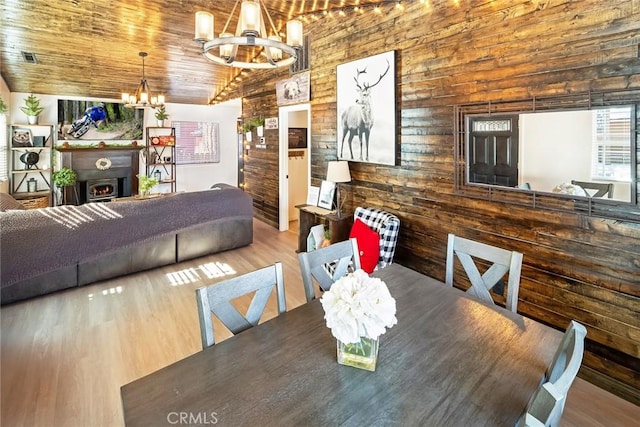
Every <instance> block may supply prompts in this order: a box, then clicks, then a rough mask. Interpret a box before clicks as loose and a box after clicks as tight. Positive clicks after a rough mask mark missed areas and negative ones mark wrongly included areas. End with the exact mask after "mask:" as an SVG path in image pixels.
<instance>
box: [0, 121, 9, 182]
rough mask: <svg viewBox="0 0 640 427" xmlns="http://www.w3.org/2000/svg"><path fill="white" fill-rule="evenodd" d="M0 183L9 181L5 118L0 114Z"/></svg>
mask: <svg viewBox="0 0 640 427" xmlns="http://www.w3.org/2000/svg"><path fill="white" fill-rule="evenodd" d="M0 129H2V131H0V182H2V181H6V180H8V179H9V167H8V165H9V147H8V142H7V141H8V138H7V117H6V116H5V115H4V114H0Z"/></svg>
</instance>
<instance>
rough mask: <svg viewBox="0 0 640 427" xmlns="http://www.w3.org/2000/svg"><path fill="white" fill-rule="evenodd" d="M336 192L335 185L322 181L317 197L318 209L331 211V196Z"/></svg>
mask: <svg viewBox="0 0 640 427" xmlns="http://www.w3.org/2000/svg"><path fill="white" fill-rule="evenodd" d="M335 191H336V183H335V182H331V181H322V183H320V194H319V196H318V207H321V208H324V209H329V210H332V209H333V195H334V193H335Z"/></svg>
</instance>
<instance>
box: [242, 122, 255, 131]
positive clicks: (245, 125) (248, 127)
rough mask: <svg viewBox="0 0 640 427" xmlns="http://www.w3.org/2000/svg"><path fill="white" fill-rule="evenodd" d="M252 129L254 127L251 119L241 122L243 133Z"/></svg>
mask: <svg viewBox="0 0 640 427" xmlns="http://www.w3.org/2000/svg"><path fill="white" fill-rule="evenodd" d="M253 129H254V125H253V121H251V120H247V121H246V122H244V123H243V124H242V131H243V132H245V133H246V132H251V131H252V130H253Z"/></svg>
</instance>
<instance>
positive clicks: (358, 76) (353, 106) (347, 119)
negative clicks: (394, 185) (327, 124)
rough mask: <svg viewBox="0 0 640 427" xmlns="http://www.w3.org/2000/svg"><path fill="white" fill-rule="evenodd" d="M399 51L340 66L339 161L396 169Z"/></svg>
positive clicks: (337, 96)
mask: <svg viewBox="0 0 640 427" xmlns="http://www.w3.org/2000/svg"><path fill="white" fill-rule="evenodd" d="M395 74H396V73H395V51H389V52H385V53H381V54H378V55H374V56H370V57H367V58H363V59H359V60H357V61H352V62H347V63H345V64H340V65H338V66H337V69H336V75H337V88H336V94H337V95H336V104H337V128H336V129H337V137H338V141H337V148H338V160H349V161H361V162H370V163H380V164H386V165H395V158H396V153H395V149H396V85H395Z"/></svg>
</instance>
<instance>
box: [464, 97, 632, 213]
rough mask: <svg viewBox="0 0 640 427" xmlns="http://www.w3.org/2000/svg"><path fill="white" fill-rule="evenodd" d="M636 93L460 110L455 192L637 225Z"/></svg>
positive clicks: (469, 106)
mask: <svg viewBox="0 0 640 427" xmlns="http://www.w3.org/2000/svg"><path fill="white" fill-rule="evenodd" d="M638 99H639V98H638V92H637V91H611V92H598V93H594V92H590V93H586V94H574V95H564V96H557V97H547V98H531V99H526V100H518V101H503V102H489V103H476V104H466V105H459V106H456V107H455V125H454V126H455V137H456V138H455V139H456V150H455V153H454V154H455V166H456V183H455V184H456V192H457V193H458V194H464V195H466V196H470V197H477V198H482V199H489V200H495V201H500V202H507V203H513V204H519V205H526V206H530V207H532V208H540V209H551V210H561V211H572V212H578V213H584V214H587V215H589V216H598V217H605V218H613V219H624V220H630V221H634V222H640V206H639V205H638V200H639V197H638V185H637V184H638V178H639V177H640V173H639V171H638V158H639V157H640V151H639V150H640V148H639V146H638V129H639V126H638V122H639V120H640V119H639V116H638V108H637V105H638V103H637V100H638Z"/></svg>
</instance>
